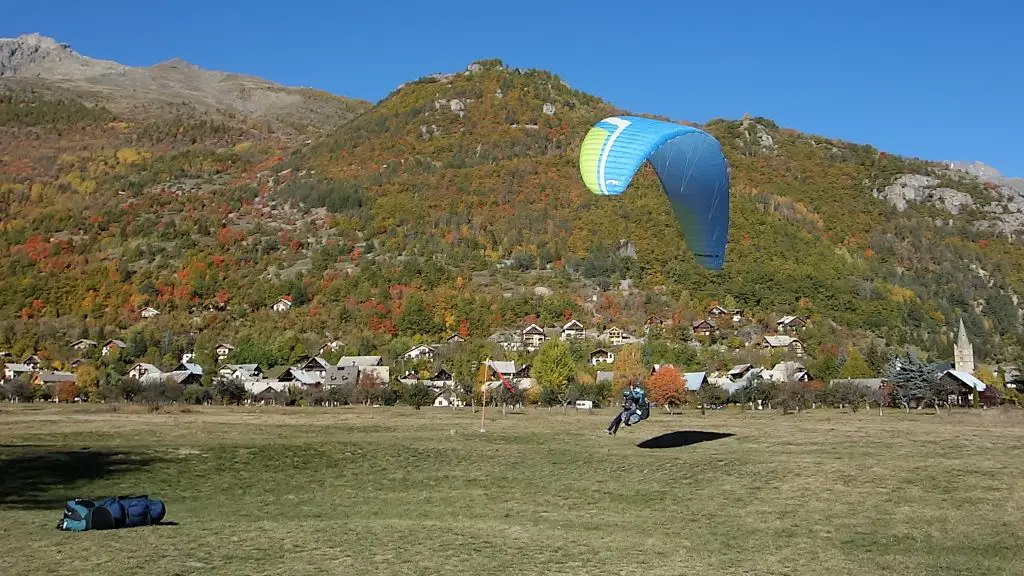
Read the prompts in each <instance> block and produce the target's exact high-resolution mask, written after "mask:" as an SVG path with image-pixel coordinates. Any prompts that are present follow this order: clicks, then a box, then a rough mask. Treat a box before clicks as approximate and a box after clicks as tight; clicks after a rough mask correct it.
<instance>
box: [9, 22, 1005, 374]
mask: <svg viewBox="0 0 1024 576" xmlns="http://www.w3.org/2000/svg"><path fill="white" fill-rule="evenodd" d="M23 44H25V42H23ZM55 50H56V51H57V52H54V51H55ZM40 51H41V52H45V53H46V54H49V56H45V57H42V58H40V57H39V56H37V54H38V53H40ZM64 51H66V49H65V48H61V47H59V45H58V47H57V48H54V47H52V46H50V47H47V48H40V49H38V50H36V51H34V52H33V51H29V52H26V50H25V49H24V48H22V49H21V50H20V51H18V52H17V54H19V55H18V56H17V57H12V56H10V54H12V53H13V51H6V52H0V53H3V54H5V56H3V57H2V58H0V62H3V63H4V64H2V66H3V68H2V69H3V70H15V71H16V72H17V75H16V76H15V78H23V77H24V75H25V74H26V72H25V71H26V70H32V69H39V70H48V69H50V68H54V67H55V68H59V69H62V70H66V71H65V72H61V74H63V76H62V78H63V77H66V76H75V74H77V73H76V72H73V70H75V69H77V68H79V66H78V64H74V65H68V64H67V60H66V59H67V58H71V56H66V57H65V56H63V54H65V52H64ZM55 54H56V55H58V56H59V57H56V56H54V55H55ZM61 58H65V60H62V59H61ZM76 58H81V57H77V56H76ZM51 59H53V61H52V62H51ZM72 61H73V62H77V60H74V59H72ZM26 62H28V63H26ZM90 62H94V61H90ZM92 66H94V64H88V65H86V67H90V68H91V67H92ZM95 66H96V67H98V68H102V69H103V70H105V72H102V73H100V74H97V75H87V77H88V78H98V77H102V78H105V79H104V80H102V81H100V80H89V82H90V83H91V84H90V86H101V85H103V82H111V81H112V80H110V78H112V77H113V76H114V73H113V72H111V70H113V68H112V66H117V65H116V64H111V63H104V64H95ZM155 68H159V67H154V69H155ZM165 68H166V67H165ZM67 70H70V72H69V71H67ZM146 70H152V69H146ZM193 72H194V71H193ZM146 73H147V74H148V73H150V72H146ZM160 73H161V74H167V76H165V78H170V77H171V76H170V73H167V72H160ZM5 74H6V72H5ZM40 74H42V73H41V72H40ZM49 74H51V76H49V77H48V78H52V77H54V76H56V75H57V74H56V73H49ZM202 74H205V73H200V72H195V74H193V73H192V72H183V73H182V75H181V76H180V78H179V77H177V76H175V77H174V78H178V79H176V80H174V81H173V82H171V81H170V80H167V81H168V82H169V83H171V84H174V85H175V86H176V88H174V89H175V90H179V94H181V95H183V96H182V97H183V98H184V101H185V102H186V103H189V104H193V105H195V106H197V107H198V106H200V105H203V104H202V103H203V102H204V101H205V99H206V98H207V96H206V95H205V94H206V93H205V92H204V93H202V94H196V93H195V90H196V89H195V88H194V87H193V86H195V82H197V81H195V80H189V79H188V78H193V77H197V76H201V75H202ZM6 81H7V80H6V77H5V78H4V79H2V80H0V83H2V82H6ZM47 82H58V83H64V82H74V83H76V84H75V85H76V86H78V84H77V83H78V82H79V81H78V80H76V79H74V78H72V80H63V79H58V80H47ZM253 82H259V81H256V80H253ZM62 85H63V84H62ZM169 89H170V88H169ZM33 90H35V88H34V87H24V86H20V85H15V86H12V87H11V91H10V93H9V95H8V96H5V97H2V98H4V99H2V100H0V136H2V137H0V210H2V211H3V212H2V213H0V217H2V218H3V219H2V223H0V265H2V266H3V269H4V270H5V271H6V274H5V275H4V276H3V277H0V349H2V348H3V347H7V348H9V349H10V350H11V351H12V353H14V354H15V356H18V355H23V354H27V353H30V352H40V353H41V354H43V355H49V357H50V358H54V359H61V360H63V361H67V360H69V359H70V358H71V357H73V356H74V355H75V354H76V353H75V352H73V351H71V350H69V349H68V348H67V345H68V344H69V343H70V341H72V340H75V339H77V338H91V339H92V340H97V341H102V340H105V339H108V338H121V339H123V340H124V341H125V342H127V343H128V344H129V348H130V351H129V352H128V355H129V357H130V358H132V359H136V358H143V359H145V360H146V361H150V362H153V363H157V364H174V363H175V362H176V361H177V360H176V357H177V355H178V354H180V353H181V352H183V351H189V350H192V349H193V348H194V349H195V351H196V353H197V355H198V356H199V358H201V359H202V358H210V357H211V356H210V355H211V354H212V352H211V350H212V348H213V347H214V346H215V345H216V344H217V343H219V342H222V341H227V342H231V343H232V344H233V345H234V346H235V348H236V352H235V355H234V356H233V360H234V361H239V362H241V361H252V362H261V363H264V364H267V365H270V364H274V363H279V362H283V361H288V360H290V359H292V360H293V359H296V358H298V357H300V356H301V355H303V354H305V353H306V352H307V351H310V352H312V351H313V350H314V349H318V348H319V346H320V345H321V344H322V343H323V342H324V341H327V340H334V339H338V340H341V341H342V342H343V343H344V345H345V346H344V349H343V351H344V352H347V353H350V354H368V353H377V354H384V355H385V356H386V357H388V358H396V357H398V356H400V355H401V353H403V352H404V351H405V350H407V349H408V348H410V347H411V346H412V345H413V344H414V343H420V342H427V343H430V342H436V341H438V340H440V339H443V338H445V337H446V336H447V335H449V334H451V333H453V332H459V333H461V334H463V335H464V336H465V337H468V338H469V339H470V340H471V341H476V342H483V341H485V339H486V338H487V337H488V336H489V335H491V334H492V333H493V332H495V331H497V330H501V329H506V328H512V329H515V328H522V327H524V326H525V325H527V324H529V323H532V322H536V323H538V324H541V325H545V326H552V325H560V324H563V323H564V322H565V320H566V318H569V317H573V318H578V319H580V320H581V321H583V322H584V323H585V324H586V325H587V327H588V328H589V329H592V330H596V331H600V330H602V329H604V328H606V327H608V326H612V325H615V326H620V327H623V328H626V329H627V331H632V332H634V333H639V332H641V331H642V330H644V322H645V320H646V319H647V318H648V317H649V316H651V315H657V316H660V317H661V318H665V319H670V320H675V325H676V328H675V329H673V330H672V331H671V332H670V335H669V337H668V338H667V340H666V341H665V342H662V343H659V344H658V345H657V346H654V345H652V346H650V347H649V348H648V350H647V355H648V359H649V360H650V361H652V362H674V363H677V364H682V365H686V367H687V368H694V369H696V368H700V369H712V370H713V369H718V368H721V367H724V366H728V365H730V364H731V363H737V362H739V361H768V360H769V359H768V358H760V356H759V355H760V354H761V353H760V352H759V351H757V350H756V349H754V348H748V347H745V346H744V341H750V340H752V341H754V342H756V341H757V336H758V335H759V334H773V333H774V332H775V330H776V321H777V320H778V318H780V317H782V316H784V315H798V316H800V317H802V318H804V319H805V320H807V321H808V322H809V326H808V327H807V328H806V329H804V331H803V332H802V334H801V338H802V339H803V340H804V341H805V343H806V345H807V349H808V351H809V354H810V355H811V357H812V358H811V359H809V360H807V361H808V362H813V363H815V364H814V366H815V368H814V369H816V370H817V371H818V375H819V376H821V377H827V376H829V375H830V374H831V372H830V371H829V370H831V369H830V368H828V366H833V367H834V366H835V365H836V364H835V362H833V360H835V361H840V360H841V358H842V355H843V353H844V351H845V350H846V349H847V348H848V347H849V346H851V345H852V346H856V347H858V348H861V349H862V350H863V351H870V350H873V349H876V348H877V347H878V346H880V345H884V346H886V347H889V348H892V349H896V348H906V349H912V350H917V351H918V352H919V353H921V354H925V355H927V356H930V357H931V358H933V359H940V360H941V359H949V358H951V357H952V343H953V341H954V340H955V329H956V327H957V326H958V325H959V322H960V321H961V320H963V322H964V325H965V327H966V328H967V331H968V333H969V334H970V336H971V339H972V342H973V345H974V351H975V354H976V355H977V359H978V361H979V362H980V363H999V362H1006V361H1020V360H1022V359H1024V358H1022V356H1024V353H1022V351H1024V331H1022V323H1021V318H1022V310H1021V306H1020V301H1019V297H1018V295H1019V294H1022V293H1024V267H1022V266H1021V264H1022V263H1024V250H1022V247H1021V245H1020V244H1019V242H1018V240H1017V239H1018V237H1019V234H1020V229H1021V223H1020V221H1019V220H1017V214H1019V213H1020V210H1019V209H1018V206H1017V198H1018V197H1019V195H1018V196H1012V194H1011V193H1010V192H1008V191H1007V190H1006V189H1005V188H1010V189H1011V190H1014V191H1015V188H1012V187H1008V186H1004V185H1003V184H1000V183H994V182H991V181H988V180H982V179H979V178H978V177H977V176H975V175H974V174H972V173H970V172H966V171H964V170H959V169H954V168H951V167H950V166H949V164H948V163H943V162H929V161H924V160H920V159H914V158H904V157H900V156H897V155H892V154H887V153H885V152H882V151H879V150H876V149H875V148H872V147H871V146H868V145H863V144H854V143H849V142H842V141H838V140H833V139H827V138H822V137H818V136H815V135H810V134H804V133H800V132H797V131H794V130H791V129H786V128H782V127H779V126H777V125H776V124H775V123H774V122H772V121H771V120H769V119H765V118H751V117H744V118H741V119H732V120H729V119H716V120H713V121H710V122H708V123H706V124H705V125H702V126H701V128H703V129H705V130H707V131H708V132H710V133H711V134H712V135H714V136H715V137H716V138H718V139H719V140H720V142H721V143H722V146H723V149H724V151H725V153H726V155H727V156H728V158H729V162H730V165H731V168H732V187H733V188H732V199H731V207H732V214H731V222H730V242H729V247H728V249H727V255H726V265H725V269H724V270H723V271H722V272H719V273H710V272H708V271H705V270H703V269H701V268H700V267H699V266H697V265H696V264H695V262H694V260H693V258H692V256H691V255H690V254H689V252H688V251H687V249H686V246H685V243H684V241H683V239H682V237H681V234H680V233H679V231H678V229H677V227H676V223H675V219H674V216H673V213H672V210H671V208H670V206H669V204H668V201H667V199H666V198H665V195H664V193H663V192H662V191H661V189H660V185H659V183H658V180H657V177H656V176H655V175H654V174H653V171H651V170H650V169H649V168H644V169H643V170H642V171H641V172H640V173H639V174H638V176H637V178H636V180H635V181H634V183H633V184H632V185H631V187H630V190H629V191H627V193H625V194H623V195H622V196H619V197H598V196H595V195H593V194H591V193H590V192H589V191H587V190H586V189H585V188H584V186H583V184H582V182H581V179H580V177H579V171H578V167H577V155H578V150H579V145H580V142H581V140H582V138H583V136H584V135H585V134H586V131H587V129H588V128H589V127H590V126H591V125H592V124H593V123H594V122H596V121H597V120H600V119H602V118H604V117H607V116H609V115H612V114H619V113H627V112H628V111H625V110H621V109H619V108H617V107H616V106H614V105H612V104H611V103H608V102H606V101H604V100H602V99H600V98H598V97H596V96H593V95H589V94H586V93H584V92H581V91H579V90H575V89H573V88H572V87H570V86H568V85H567V84H566V83H564V82H563V81H561V80H560V79H559V77H558V76H557V75H555V74H552V73H550V72H546V71H540V70H521V69H514V68H509V67H507V66H505V65H504V63H503V62H501V61H500V60H485V61H480V62H475V63H473V64H471V65H470V66H469V67H468V68H467V69H466V70H464V71H460V72H457V73H442V74H432V75H429V76H425V77H423V78H420V79H417V80H414V81H411V82H408V83H407V84H405V85H403V86H401V87H399V88H398V89H396V90H395V91H394V92H392V93H391V94H389V95H388V96H387V97H385V98H384V99H382V100H381V101H380V102H377V103H376V104H374V105H372V106H368V107H366V108H365V109H363V110H362V111H361V112H360V113H359V114H358V115H355V116H352V117H351V118H350V119H348V120H347V121H345V122H343V123H340V124H338V125H337V126H336V127H334V128H330V129H326V130H324V132H323V133H322V134H319V135H318V134H311V135H310V136H309V137H304V138H301V139H296V138H292V137H289V136H288V135H285V134H282V133H280V132H278V131H276V130H273V129H271V128H270V127H267V126H264V125H263V124H260V123H253V122H252V121H251V120H250V118H248V117H246V116H243V115H242V114H241V113H238V114H231V115H223V116H220V117H217V118H216V119H214V118H213V117H212V116H211V117H209V118H207V117H199V118H195V117H190V116H171V117H167V116H163V115H159V114H156V113H153V114H148V113H145V112H144V111H143V110H142V109H141V108H139V107H131V106H129V107H124V106H123V104H124V103H123V102H122V101H120V100H119V99H118V98H119V97H111V100H110V101H109V102H108V101H106V99H105V98H106V97H104V96H103V94H104V93H103V92H102V91H101V90H99V89H98V88H97V89H90V90H92V91H91V92H90V91H89V90H84V89H83V90H81V91H79V90H77V88H76V90H75V91H72V92H69V93H66V94H61V95H59V97H58V95H54V94H51V93H46V92H39V91H33ZM86 103H88V105H86ZM332 113H333V112H332ZM633 113H634V114H635V112H633ZM329 114H331V113H328V115H329ZM640 115H644V114H640ZM311 118H312V116H311ZM283 297H287V301H288V302H290V304H287V305H283V306H285V307H290V309H289V310H288V311H286V312H277V311H274V310H272V309H271V305H273V304H274V303H275V302H277V301H278V300H279V299H281V298H283ZM715 302H717V303H719V304H722V305H723V306H725V307H727V308H742V309H744V312H745V316H746V317H747V318H749V319H750V321H751V322H752V325H750V326H747V327H746V328H744V329H743V330H728V326H724V325H723V326H721V328H722V331H721V333H720V334H721V335H720V336H714V337H712V338H710V342H708V341H707V339H703V340H705V341H704V344H708V343H711V344H715V343H718V344H721V345H722V346H721V347H715V346H707V345H705V346H701V347H700V348H699V349H698V351H697V352H695V353H693V354H691V353H689V352H686V350H690V348H689V347H686V346H680V345H679V343H680V342H681V341H683V340H688V339H691V338H692V336H691V335H690V333H689V326H690V322H692V321H695V320H700V319H702V318H705V317H706V314H707V310H708V307H709V306H710V305H711V304H712V303H715ZM146 306H150V307H152V308H154V309H156V310H158V311H159V312H160V314H159V315H158V316H156V317H153V318H142V317H141V316H140V314H139V311H140V310H142V309H143V308H145V307H146ZM659 342H660V341H659ZM339 353H340V351H339ZM492 353H494V354H500V353H501V352H500V351H497V350H495V351H492ZM875 357H876V358H877V357H878V356H877V354H876V355H875ZM830 359H831V360H830ZM830 362H831V364H830ZM876 365H877V362H876Z"/></svg>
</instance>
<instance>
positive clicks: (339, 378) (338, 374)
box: [324, 366, 359, 388]
mask: <svg viewBox="0 0 1024 576" xmlns="http://www.w3.org/2000/svg"><path fill="white" fill-rule="evenodd" d="M358 380H359V367H358V366H332V367H330V368H328V369H327V374H325V375H324V386H326V387H328V388H330V387H332V386H346V385H349V384H351V385H353V386H355V385H356V384H357V383H358Z"/></svg>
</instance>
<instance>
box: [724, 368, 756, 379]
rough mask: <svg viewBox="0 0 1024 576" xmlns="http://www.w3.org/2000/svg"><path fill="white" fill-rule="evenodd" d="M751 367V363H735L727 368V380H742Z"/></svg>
mask: <svg viewBox="0 0 1024 576" xmlns="http://www.w3.org/2000/svg"><path fill="white" fill-rule="evenodd" d="M753 369H754V365H753V364H737V365H735V366H733V367H732V368H730V369H729V380H732V381H733V382H736V381H737V380H743V379H745V378H746V376H747V374H749V373H750V371H751V370H753Z"/></svg>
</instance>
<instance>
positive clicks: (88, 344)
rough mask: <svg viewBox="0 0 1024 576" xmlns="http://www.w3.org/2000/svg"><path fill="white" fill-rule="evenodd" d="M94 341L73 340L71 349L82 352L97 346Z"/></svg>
mask: <svg viewBox="0 0 1024 576" xmlns="http://www.w3.org/2000/svg"><path fill="white" fill-rule="evenodd" d="M98 345H99V344H97V343H96V341H95V340H86V339H85V338H82V339H79V340H75V341H74V342H72V343H71V348H72V349H74V350H78V351H79V352H81V351H82V350H88V349H89V348H92V347H94V346H98Z"/></svg>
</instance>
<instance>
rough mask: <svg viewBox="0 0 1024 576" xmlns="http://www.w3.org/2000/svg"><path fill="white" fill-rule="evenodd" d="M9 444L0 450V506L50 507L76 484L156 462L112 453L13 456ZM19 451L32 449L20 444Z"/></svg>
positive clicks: (85, 451) (67, 495)
mask: <svg viewBox="0 0 1024 576" xmlns="http://www.w3.org/2000/svg"><path fill="white" fill-rule="evenodd" d="M11 448H14V446H11V445H5V446H4V447H3V449H2V450H0V507H10V508H53V507H54V506H60V505H63V503H64V501H65V500H70V499H71V498H88V497H89V496H90V495H88V494H86V495H84V496H83V495H82V494H76V493H73V492H72V490H74V489H75V486H76V485H78V484H80V483H81V484H87V483H89V482H95V481H97V480H102V479H104V478H109V477H111V476H116V475H118V474H125V473H127V472H132V471H134V470H138V469H140V468H144V467H146V466H149V465H151V464H153V463H155V462H156V461H157V458H154V457H151V456H138V455H133V454H130V453H127V452H118V451H112V450H89V449H88V448H83V449H81V450H59V451H47V452H39V451H35V450H33V451H31V452H29V453H27V454H26V453H22V454H14V455H12V454H11V452H12V450H10V449H11ZM18 448H22V449H24V448H30V449H31V448H32V447H31V446H30V445H24V444H23V445H20V446H18Z"/></svg>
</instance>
